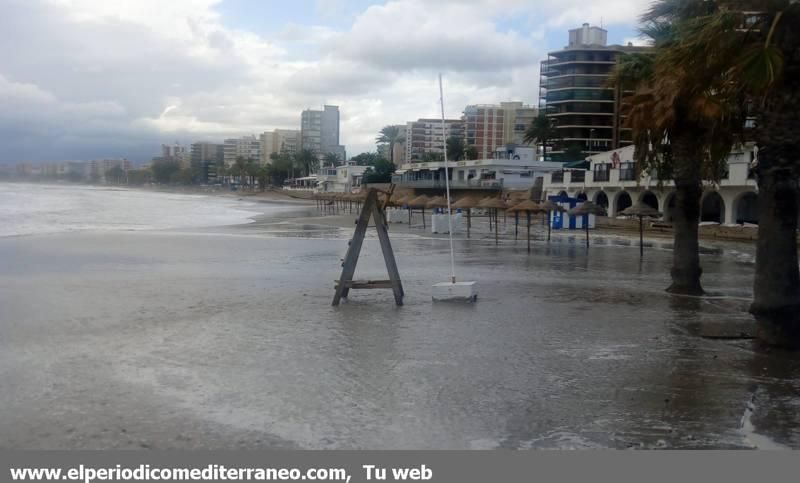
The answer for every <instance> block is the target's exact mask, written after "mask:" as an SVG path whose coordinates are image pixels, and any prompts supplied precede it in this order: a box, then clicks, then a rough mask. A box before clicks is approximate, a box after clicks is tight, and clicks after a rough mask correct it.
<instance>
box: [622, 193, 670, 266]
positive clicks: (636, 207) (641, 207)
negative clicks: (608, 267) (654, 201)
mask: <svg viewBox="0 0 800 483" xmlns="http://www.w3.org/2000/svg"><path fill="white" fill-rule="evenodd" d="M620 214H621V215H623V216H635V217H637V218H639V256H640V257H643V256H644V224H643V223H642V218H644V217H648V218H660V217H661V212H660V211H658V210H657V209H655V208H653V207H652V206H650V205H648V204H646V203H642V202H641V201H637V202H636V203H634V204H633V205H631V206H629V207H627V208H625V209H624V210H622V211H621V212H620Z"/></svg>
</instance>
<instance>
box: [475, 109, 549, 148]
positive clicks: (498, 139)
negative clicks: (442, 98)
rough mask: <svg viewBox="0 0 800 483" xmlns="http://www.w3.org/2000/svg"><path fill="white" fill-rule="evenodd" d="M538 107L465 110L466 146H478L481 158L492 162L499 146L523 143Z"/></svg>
mask: <svg viewBox="0 0 800 483" xmlns="http://www.w3.org/2000/svg"><path fill="white" fill-rule="evenodd" d="M537 112H538V110H537V109H536V108H535V107H531V106H527V105H524V104H523V103H522V102H502V103H500V105H497V104H491V105H485V104H483V105H473V106H467V107H466V108H465V109H464V118H463V119H464V143H465V144H466V145H467V146H475V148H476V149H477V150H478V158H479V159H490V158H493V157H494V153H495V151H496V150H497V148H498V147H499V146H502V145H505V144H523V138H524V137H525V130H526V129H527V128H528V126H529V125H530V124H531V122H532V121H533V118H534V117H536V114H537Z"/></svg>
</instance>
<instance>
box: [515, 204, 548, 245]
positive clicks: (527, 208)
mask: <svg viewBox="0 0 800 483" xmlns="http://www.w3.org/2000/svg"><path fill="white" fill-rule="evenodd" d="M508 211H512V212H514V238H515V239H516V236H517V226H518V225H519V212H520V211H524V212H525V215H526V217H527V218H528V253H530V252H531V213H542V212H543V211H542V207H541V206H540V205H539V204H538V203H536V202H535V201H532V200H525V201H523V202H522V203H517V204H516V205H514V206H512V207H511V208H509V209H508Z"/></svg>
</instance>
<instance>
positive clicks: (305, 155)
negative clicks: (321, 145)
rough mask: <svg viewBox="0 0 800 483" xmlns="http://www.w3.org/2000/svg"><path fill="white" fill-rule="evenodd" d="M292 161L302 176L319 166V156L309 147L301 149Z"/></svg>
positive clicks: (309, 173)
mask: <svg viewBox="0 0 800 483" xmlns="http://www.w3.org/2000/svg"><path fill="white" fill-rule="evenodd" d="M294 161H295V164H296V165H297V167H298V168H299V169H300V171H301V172H302V173H304V176H310V175H311V173H313V172H314V171H316V170H317V168H318V167H319V158H318V157H317V155H316V154H315V153H314V151H312V150H310V149H301V150H300V151H299V152H298V153H297V154H296V155H295V158H294Z"/></svg>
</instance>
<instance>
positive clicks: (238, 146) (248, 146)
mask: <svg viewBox="0 0 800 483" xmlns="http://www.w3.org/2000/svg"><path fill="white" fill-rule="evenodd" d="M223 156H224V159H225V166H231V165H232V164H234V163H235V162H236V158H238V157H240V156H241V157H243V158H245V159H252V160H254V161H257V162H260V161H261V142H260V141H259V140H258V139H257V138H256V137H255V136H253V135H250V136H243V137H240V138H231V139H226V140H225V143H224V145H223Z"/></svg>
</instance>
